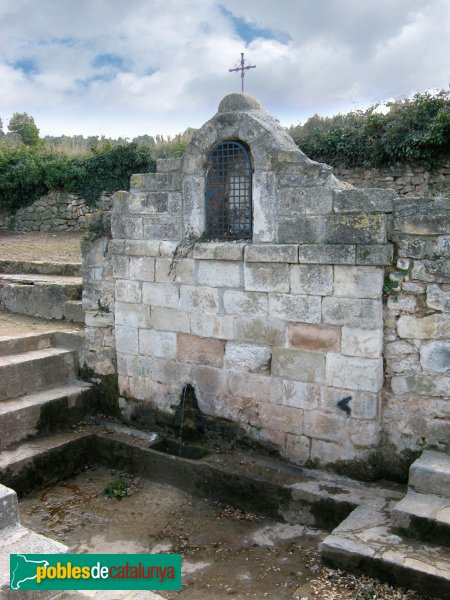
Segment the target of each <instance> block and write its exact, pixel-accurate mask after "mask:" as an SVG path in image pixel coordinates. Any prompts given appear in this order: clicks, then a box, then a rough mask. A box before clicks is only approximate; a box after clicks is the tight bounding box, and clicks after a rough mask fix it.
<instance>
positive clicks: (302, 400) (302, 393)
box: [282, 380, 321, 410]
mask: <svg viewBox="0 0 450 600" xmlns="http://www.w3.org/2000/svg"><path fill="white" fill-rule="evenodd" d="M320 390H321V387H320V386H319V385H315V384H313V383H304V382H302V381H291V380H283V396H282V403H283V404H284V405H286V406H293V407H294V408H304V409H306V410H312V409H314V408H316V407H317V406H319V403H320Z"/></svg>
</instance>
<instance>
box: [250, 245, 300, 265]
mask: <svg viewBox="0 0 450 600" xmlns="http://www.w3.org/2000/svg"><path fill="white" fill-rule="evenodd" d="M244 260H245V262H269V263H278V262H281V263H296V262H297V261H298V246H296V245H295V244H248V245H247V246H246V247H245V252H244Z"/></svg>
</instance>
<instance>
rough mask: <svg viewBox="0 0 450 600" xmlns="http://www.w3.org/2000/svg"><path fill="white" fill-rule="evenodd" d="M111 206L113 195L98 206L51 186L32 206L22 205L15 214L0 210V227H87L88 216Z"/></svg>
mask: <svg viewBox="0 0 450 600" xmlns="http://www.w3.org/2000/svg"><path fill="white" fill-rule="evenodd" d="M110 208H111V196H110V195H103V196H101V198H100V200H99V202H98V203H97V205H96V206H95V207H92V206H88V205H87V204H86V202H85V200H83V198H79V197H78V196H75V195H74V194H70V193H68V192H63V191H60V190H52V191H50V192H49V193H48V194H47V195H45V196H41V197H40V198H39V200H36V202H33V204H30V205H29V206H24V207H22V208H19V209H18V210H17V211H16V212H15V213H14V214H13V215H2V214H1V213H0V228H5V229H7V228H9V229H12V230H15V231H67V230H69V231H70V230H77V229H84V228H85V227H86V225H87V223H88V221H89V217H90V216H91V215H92V214H93V213H94V212H98V211H102V212H103V211H108V210H110Z"/></svg>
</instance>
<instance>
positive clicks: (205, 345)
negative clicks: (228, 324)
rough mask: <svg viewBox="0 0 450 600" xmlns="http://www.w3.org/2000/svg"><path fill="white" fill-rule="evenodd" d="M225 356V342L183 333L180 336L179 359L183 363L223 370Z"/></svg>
mask: <svg viewBox="0 0 450 600" xmlns="http://www.w3.org/2000/svg"><path fill="white" fill-rule="evenodd" d="M224 356H225V342H224V341H223V340H217V339H214V338H203V337H198V336H196V335H186V334H183V333H180V334H179V335H178V354H177V358H178V360H180V361H182V362H187V363H198V364H200V365H208V366H210V367H218V368H222V367H223V364H224Z"/></svg>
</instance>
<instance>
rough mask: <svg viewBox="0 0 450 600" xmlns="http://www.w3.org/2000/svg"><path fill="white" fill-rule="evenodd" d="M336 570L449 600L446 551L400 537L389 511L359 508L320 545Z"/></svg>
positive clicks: (449, 571)
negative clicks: (362, 573)
mask: <svg viewBox="0 0 450 600" xmlns="http://www.w3.org/2000/svg"><path fill="white" fill-rule="evenodd" d="M320 549H321V553H322V558H323V559H324V560H325V561H326V562H327V563H329V564H331V565H333V566H334V567H338V568H341V569H344V570H347V571H351V572H364V573H366V574H368V575H370V576H371V577H378V578H379V579H383V580H385V581H388V582H389V583H391V584H393V585H396V586H400V587H405V588H410V589H414V590H417V591H419V592H421V593H423V594H425V595H427V596H437V597H439V598H450V553H449V551H448V549H447V548H444V547H441V546H436V545H431V544H425V543H423V542H421V541H418V540H412V539H408V538H405V537H403V536H400V535H398V534H397V533H396V532H395V530H394V529H393V527H392V524H391V514H390V511H389V510H388V509H387V508H384V509H377V508H375V507H371V506H367V505H363V506H359V507H358V508H356V509H355V510H354V511H353V512H352V513H351V514H350V515H349V516H348V517H347V518H346V519H345V520H344V521H343V522H342V523H341V524H340V525H339V526H338V527H336V528H335V529H334V530H333V531H332V533H331V534H330V535H329V536H328V537H327V538H325V540H324V541H323V542H322V543H321V545H320Z"/></svg>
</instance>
